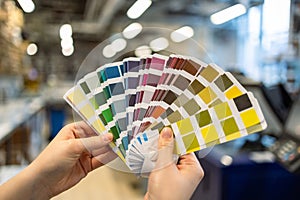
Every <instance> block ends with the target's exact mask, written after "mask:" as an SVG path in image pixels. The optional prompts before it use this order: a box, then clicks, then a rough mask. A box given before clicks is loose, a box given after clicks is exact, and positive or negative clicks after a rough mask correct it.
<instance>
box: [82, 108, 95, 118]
mask: <svg viewBox="0 0 300 200" xmlns="http://www.w3.org/2000/svg"><path fill="white" fill-rule="evenodd" d="M79 111H80V112H81V114H82V115H83V116H84V117H85V118H86V119H90V118H91V117H93V116H94V114H95V113H94V110H93V108H92V107H91V106H90V105H89V104H86V105H85V106H83V107H82V108H81V109H80V110H79Z"/></svg>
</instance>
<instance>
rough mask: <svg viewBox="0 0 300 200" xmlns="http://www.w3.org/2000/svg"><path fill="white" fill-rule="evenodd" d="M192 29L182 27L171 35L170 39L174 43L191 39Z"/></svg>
mask: <svg viewBox="0 0 300 200" xmlns="http://www.w3.org/2000/svg"><path fill="white" fill-rule="evenodd" d="M193 35H194V29H193V28H192V27H190V26H183V27H181V28H179V29H177V30H175V31H173V32H172V33H171V39H172V40H173V41H174V42H182V41H184V40H186V39H188V38H191V37H193Z"/></svg>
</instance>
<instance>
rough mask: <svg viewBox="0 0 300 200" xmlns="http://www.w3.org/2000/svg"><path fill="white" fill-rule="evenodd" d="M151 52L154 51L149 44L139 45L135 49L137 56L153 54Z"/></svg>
mask: <svg viewBox="0 0 300 200" xmlns="http://www.w3.org/2000/svg"><path fill="white" fill-rule="evenodd" d="M151 53H152V51H151V49H150V47H149V46H147V45H143V46H139V47H137V48H136V49H135V51H134V54H135V55H136V56H137V57H141V56H148V55H151Z"/></svg>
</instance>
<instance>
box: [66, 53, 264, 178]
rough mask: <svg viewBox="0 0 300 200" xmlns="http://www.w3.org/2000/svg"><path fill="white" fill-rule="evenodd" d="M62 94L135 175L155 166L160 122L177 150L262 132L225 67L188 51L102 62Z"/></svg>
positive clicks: (256, 111)
mask: <svg viewBox="0 0 300 200" xmlns="http://www.w3.org/2000/svg"><path fill="white" fill-rule="evenodd" d="M64 99H65V100H66V101H67V102H68V103H69V104H70V105H71V107H72V108H73V109H74V110H75V111H76V112H77V113H78V114H79V115H80V116H81V117H82V119H83V120H84V121H86V122H87V123H88V124H89V125H90V126H91V127H92V128H93V129H94V130H95V132H96V133H97V134H107V133H108V132H111V133H112V134H113V136H114V140H113V142H112V143H111V144H110V146H111V147H112V149H113V150H114V151H115V152H116V153H117V154H118V156H119V157H120V158H121V159H122V160H123V161H124V162H125V163H126V165H127V166H128V167H129V169H130V170H131V171H132V172H133V173H135V174H137V175H139V176H140V175H147V174H148V173H149V172H151V170H152V169H153V168H154V166H155V161H156V158H157V142H158V138H159V133H160V131H161V130H162V128H163V127H165V126H168V127H171V128H172V130H173V132H174V136H175V144H176V145H175V149H174V159H177V158H178V156H179V155H183V154H186V153H189V152H195V151H199V150H201V149H204V148H206V147H210V146H213V145H216V144H221V143H224V142H227V141H231V140H234V139H237V138H240V137H243V136H246V135H248V134H251V133H256V132H259V131H262V130H264V129H265V128H266V127H267V124H266V121H265V119H264V116H263V114H262V111H261V109H260V106H259V103H258V102H257V100H256V99H255V97H254V96H253V94H252V93H251V92H248V91H246V90H245V88H244V87H243V86H242V85H241V84H240V83H239V82H238V81H237V80H236V79H235V78H234V76H232V75H231V74H230V73H229V72H225V71H224V70H222V68H220V67H218V66H217V65H216V64H213V63H210V64H207V63H205V62H203V61H201V60H198V59H196V58H193V57H189V56H182V55H173V54H172V55H170V56H168V57H167V56H163V55H159V54H154V55H151V56H149V57H142V58H134V57H130V58H126V59H124V60H123V61H120V62H115V63H108V64H105V65H103V66H100V67H99V68H98V69H96V70H95V71H93V72H90V73H88V74H87V75H85V76H84V77H83V78H82V79H80V80H79V81H78V82H77V83H76V85H75V86H74V87H73V88H71V89H70V90H69V91H68V92H67V93H66V94H65V95H64Z"/></svg>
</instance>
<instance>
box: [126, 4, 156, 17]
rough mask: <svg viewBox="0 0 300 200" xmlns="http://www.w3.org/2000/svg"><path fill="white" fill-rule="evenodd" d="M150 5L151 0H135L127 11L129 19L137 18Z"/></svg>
mask: <svg viewBox="0 0 300 200" xmlns="http://www.w3.org/2000/svg"><path fill="white" fill-rule="evenodd" d="M151 4H152V1H151V0H137V1H136V2H135V3H134V4H133V5H132V6H131V7H130V8H129V9H128V11H127V16H128V17H129V18H130V19H137V18H139V17H140V16H141V15H142V14H143V13H144V12H145V11H146V10H147V9H148V8H149V7H150V6H151Z"/></svg>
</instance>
